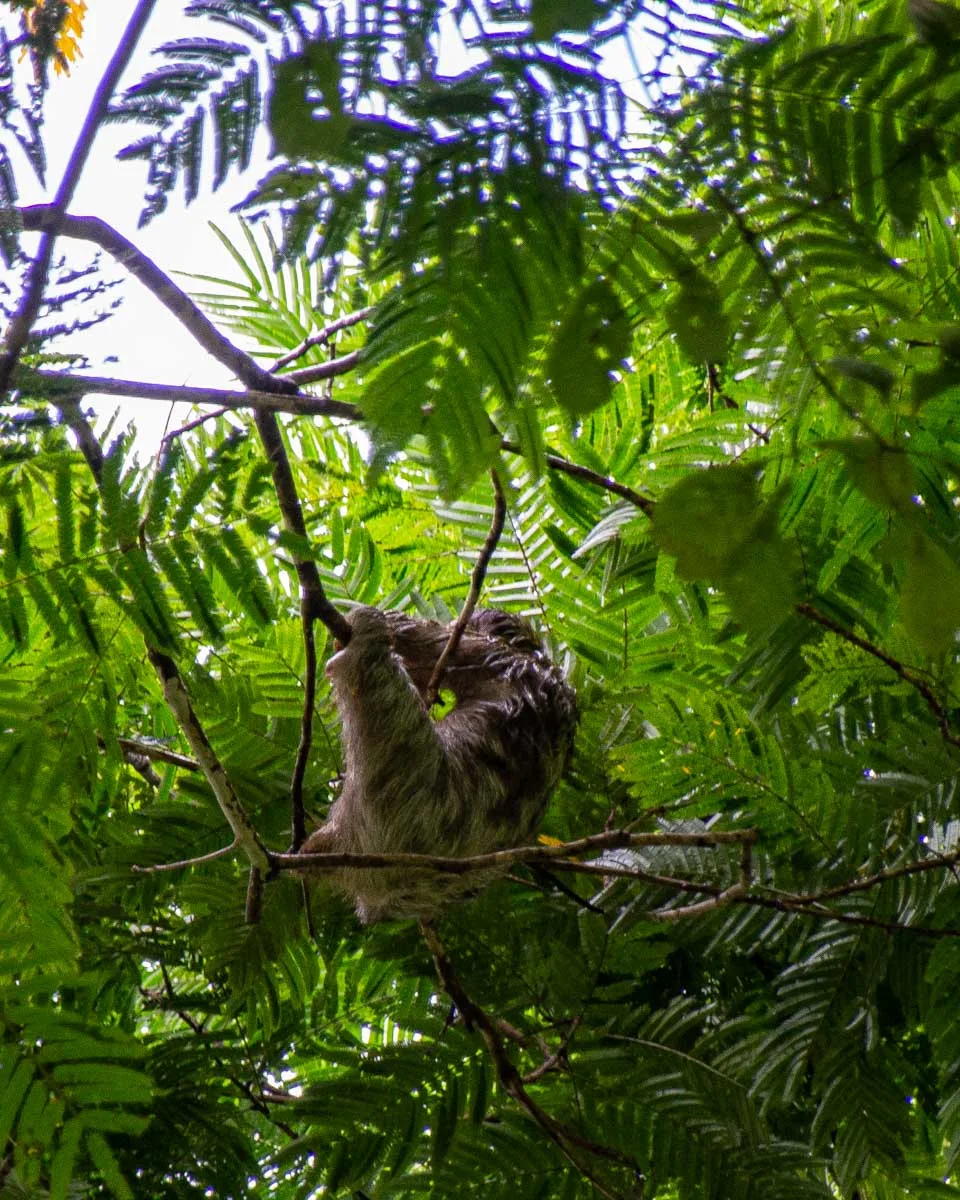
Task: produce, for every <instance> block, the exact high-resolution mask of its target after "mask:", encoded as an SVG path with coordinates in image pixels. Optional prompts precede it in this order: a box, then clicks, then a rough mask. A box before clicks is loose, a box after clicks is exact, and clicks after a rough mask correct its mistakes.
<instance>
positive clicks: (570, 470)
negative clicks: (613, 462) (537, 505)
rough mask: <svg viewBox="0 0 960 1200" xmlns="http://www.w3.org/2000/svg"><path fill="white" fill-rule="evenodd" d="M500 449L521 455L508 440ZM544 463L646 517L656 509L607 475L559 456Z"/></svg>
mask: <svg viewBox="0 0 960 1200" xmlns="http://www.w3.org/2000/svg"><path fill="white" fill-rule="evenodd" d="M500 448H501V450H506V451H507V452H508V453H509V454H521V453H522V450H521V449H520V446H519V445H518V444H517V443H516V442H511V441H510V439H509V438H503V439H502V441H501V442H500ZM546 463H547V466H548V467H549V468H550V469H551V470H552V471H559V472H560V473H561V474H563V475H569V476H570V477H571V478H572V479H580V480H582V481H583V482H584V483H589V484H590V485H591V486H592V487H598V488H603V490H604V491H605V492H610V493H611V494H612V495H614V496H620V497H622V499H624V500H629V501H630V503H631V504H633V505H634V506H635V507H636V508H639V509H640V511H641V512H643V513H646V515H647V516H648V517H650V516H653V510H654V509H655V508H656V501H655V500H651V499H649V497H647V496H641V495H640V493H639V492H635V491H634V490H633V488H632V487H628V486H627V485H626V484H625V483H617V481H616V480H615V479H611V478H610V476H609V475H601V474H600V472H599V471H592V470H591V469H590V468H589V467H582V466H581V465H580V464H579V463H573V462H570V461H569V460H568V459H566V458H561V457H560V455H559V454H548V455H546Z"/></svg>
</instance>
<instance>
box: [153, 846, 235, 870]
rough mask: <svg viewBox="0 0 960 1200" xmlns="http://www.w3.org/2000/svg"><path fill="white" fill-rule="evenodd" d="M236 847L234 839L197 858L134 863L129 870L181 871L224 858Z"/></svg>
mask: <svg viewBox="0 0 960 1200" xmlns="http://www.w3.org/2000/svg"><path fill="white" fill-rule="evenodd" d="M236 848H237V843H236V841H235V840H234V841H232V842H231V843H230V845H229V846H221V847H220V849H219V850H211V851H210V853H209V854H201V855H199V856H198V857H197V858H183V859H181V860H180V861H179V862H169V863H155V864H154V865H153V866H152V867H138V866H136V865H134V866H132V867H131V868H130V870H131V871H134V872H136V874H137V875H157V874H159V873H161V872H162V871H183V870H185V869H186V868H187V867H198V866H201V865H202V864H203V863H209V862H215V861H216V860H217V859H218V858H226V856H227V855H228V854H232V853H233V851H234V850H236Z"/></svg>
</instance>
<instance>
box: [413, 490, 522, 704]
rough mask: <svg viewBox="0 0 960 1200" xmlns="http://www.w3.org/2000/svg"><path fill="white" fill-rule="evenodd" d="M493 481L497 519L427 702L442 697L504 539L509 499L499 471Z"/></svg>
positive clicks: (482, 549)
mask: <svg viewBox="0 0 960 1200" xmlns="http://www.w3.org/2000/svg"><path fill="white" fill-rule="evenodd" d="M490 477H491V479H492V480H493V493H494V505H493V519H492V520H491V522H490V531H489V533H488V534H487V536H486V539H485V540H484V543H483V545H482V546H481V547H480V553H479V554H478V555H477V561H476V563H474V567H473V574H472V575H471V576H470V590H469V592H467V598H466V600H464V602H463V608H462V609H461V610H460V615H459V616H458V617H457V620H456V622H455V624H454V626H453V629H451V631H450V636H449V638H448V639H447V644H446V645H445V646H444V648H443V650H442V651H441V652H440V657H439V658H438V659H437V662H436V665H435V666H434V668H433V672H432V673H431V675H430V682H429V683H428V684H427V690H426V693H425V695H426V700H427V705H428V706H430V705H433V704H436V703H437V700H438V699H439V689H440V682H441V680H442V679H443V672H444V670H445V669H446V665H447V663H448V661H449V659H450V655H451V654H453V653H454V651H455V650H456V648H457V646H459V645H460V639H461V638H462V637H463V631H464V629H466V627H467V622H468V621H469V620H470V618H471V617H472V616H473V610H474V609H475V608H476V607H477V601H478V600H479V599H480V591H481V589H482V588H483V581H484V579H485V578H486V576H487V567H488V566H489V565H490V559H491V558H493V552H494V550H496V548H497V543H498V542H499V541H500V535H501V534H502V533H503V523H504V521H505V520H506V518H507V501H506V497H505V496H504V494H503V487H502V485H501V483H500V480H499V479H498V478H497V473H496V471H492V472H491V475H490Z"/></svg>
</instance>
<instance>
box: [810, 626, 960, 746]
mask: <svg viewBox="0 0 960 1200" xmlns="http://www.w3.org/2000/svg"><path fill="white" fill-rule="evenodd" d="M795 608H796V611H797V612H798V613H800V615H801V616H803V617H807V618H809V620H811V621H815V622H816V623H817V624H818V625H821V626H822V627H823V628H824V629H828V630H829V631H830V632H831V633H835V634H836V635H837V637H840V638H843V640H844V641H845V642H849V643H850V645H851V646H856V647H857V648H858V649H859V650H863V651H864V653H865V654H869V655H872V657H873V658H875V659H877V661H878V662H882V663H883V664H884V666H887V667H889V668H890V670H891V671H893V673H894V674H895V675H898V676H899V677H900V678H901V679H902V680H903V682H904V683H908V684H909V685H910V686H911V687H912V688H915V689H916V690H917V691H918V692H919V693H920V695H921V696H922V697H923V699H924V701H925V702H926V705H927V707H928V708H929V709H930V711H931V713H933V716H934V718H935V719H936V722H937V728H938V729H939V730H940V736H941V737H942V738H943V740H944V741H945V742H947V743H948V744H949V745H951V746H955V747H957V748H960V735H958V734H956V733H954V732H953V730H952V729H951V727H950V719H949V717H948V715H947V710H946V708H945V707H944V706H943V704H942V703H941V702H940V701H939V700H938V699H937V697H936V695H935V694H934V691H933V688H931V686H930V684H929V683H927V681H926V680H925V679H924V678H923V677H922V676H921V675H919V674H918V673H917V672H916V671H914V670H912V669H911V668H910V667H908V666H906V665H905V664H904V663H902V662H900V660H899V659H896V658H894V657H893V655H892V654H887V652H886V651H885V650H881V649H880V647H879V646H875V645H874V644H873V643H872V642H868V641H867V640H866V638H862V637H860V636H859V634H856V633H854V632H853V631H852V630H850V629H846V628H844V626H843V625H840V624H839V623H838V622H837V621H834V620H833V618H832V617H828V616H827V615H826V613H822V612H820V610H819V609H817V608H814V606H813V605H812V604H807V603H806V602H804V603H802V604H797V605H796V606H795Z"/></svg>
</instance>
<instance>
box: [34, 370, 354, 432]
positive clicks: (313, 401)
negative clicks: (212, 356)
mask: <svg viewBox="0 0 960 1200" xmlns="http://www.w3.org/2000/svg"><path fill="white" fill-rule="evenodd" d="M344 363H345V360H344V359H338V358H334V359H331V360H330V362H328V363H324V364H323V365H324V367H326V368H327V369H328V374H329V375H330V376H333V375H339V374H342V373H343V372H345V371H348V370H351V369H352V367H351V366H349V365H344ZM16 379H17V383H18V385H19V386H20V387H23V388H28V387H29V386H30V381H31V380H37V381H39V382H40V383H41V384H43V389H44V392H46V393H48V394H51V395H52V397H53V399H54V402H56V396H57V394H58V393H62V394H64V395H69V396H73V397H76V396H85V395H89V394H90V393H91V392H98V393H100V394H102V395H104V396H125V397H129V398H130V399H133V400H155V401H158V402H159V403H161V404H215V405H217V406H218V407H219V408H224V409H230V410H238V409H250V410H252V411H257V410H260V411H262V412H266V413H291V414H292V415H294V416H299V417H339V418H342V419H343V420H346V421H360V420H361V419H362V417H361V413H360V410H359V409H358V408H357V407H356V405H353V404H345V403H344V402H343V401H341V400H330V399H328V398H326V397H325V396H310V395H305V394H300V393H284V394H283V395H277V394H275V393H273V392H263V391H259V390H257V389H251V390H250V391H233V390H231V389H229V388H214V387H185V386H182V385H180V384H170V383H145V382H141V381H140V380H137V379H114V378H112V377H110V376H107V375H81V374H73V373H71V372H66V371H63V372H61V371H33V370H28V369H26V368H23V367H20V368H19V369H18V371H17V376H16Z"/></svg>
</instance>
